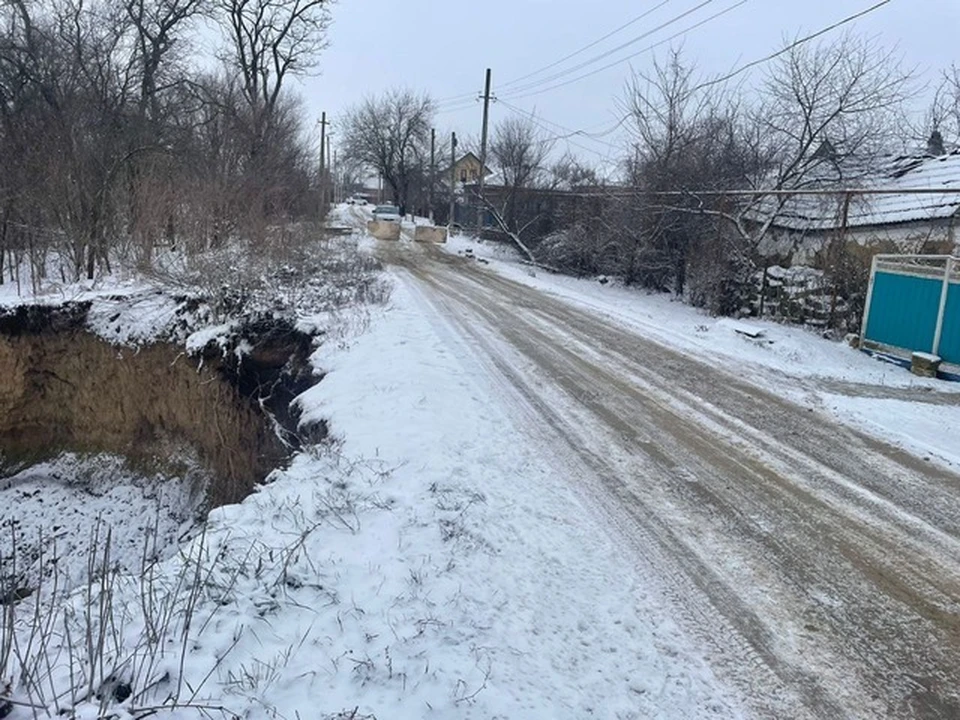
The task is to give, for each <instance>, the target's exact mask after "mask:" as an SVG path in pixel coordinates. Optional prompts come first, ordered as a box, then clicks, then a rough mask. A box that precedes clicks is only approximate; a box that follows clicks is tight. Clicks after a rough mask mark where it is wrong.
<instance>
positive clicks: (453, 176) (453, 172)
mask: <svg viewBox="0 0 960 720" xmlns="http://www.w3.org/2000/svg"><path fill="white" fill-rule="evenodd" d="M456 210H457V134H456V133H450V218H449V219H448V220H447V225H449V226H451V227H452V226H453V222H454V217H453V216H454V214H455V213H456Z"/></svg>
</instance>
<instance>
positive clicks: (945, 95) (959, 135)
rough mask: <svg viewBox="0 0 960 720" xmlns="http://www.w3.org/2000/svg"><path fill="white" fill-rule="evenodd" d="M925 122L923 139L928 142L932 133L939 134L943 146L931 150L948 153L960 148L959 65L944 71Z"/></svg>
mask: <svg viewBox="0 0 960 720" xmlns="http://www.w3.org/2000/svg"><path fill="white" fill-rule="evenodd" d="M925 120H926V121H925V123H924V126H923V128H922V129H921V139H923V140H927V139H928V138H930V137H931V135H930V133H932V132H935V133H939V136H940V142H941V145H942V146H941V147H939V148H936V147H932V148H931V150H936V149H939V150H941V151H946V150H947V149H952V148H956V147H958V146H960V67H958V66H957V65H951V66H950V68H949V69H947V70H944V71H943V76H942V78H941V79H940V84H939V85H938V86H937V90H936V93H935V95H934V98H933V102H932V103H931V106H930V109H929V111H928V112H927V117H926V118H925ZM933 144H934V145H935V142H934V143H933Z"/></svg>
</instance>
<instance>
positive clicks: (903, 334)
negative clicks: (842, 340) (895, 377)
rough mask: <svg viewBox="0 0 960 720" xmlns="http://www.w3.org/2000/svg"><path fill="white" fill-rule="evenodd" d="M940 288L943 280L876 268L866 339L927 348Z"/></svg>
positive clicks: (937, 311)
mask: <svg viewBox="0 0 960 720" xmlns="http://www.w3.org/2000/svg"><path fill="white" fill-rule="evenodd" d="M942 292H943V281H942V280H937V279H935V278H927V277H919V276H916V275H903V274H899V273H890V272H877V273H876V274H875V275H874V277H873V295H872V299H871V300H870V315H869V317H868V318H867V328H866V331H865V333H864V335H865V337H866V339H867V340H872V341H874V342H878V343H883V344H884V345H891V346H893V347H898V348H903V349H905V350H911V351H914V352H916V351H920V352H930V350H931V349H932V348H933V335H934V333H935V332H936V328H937V314H938V313H939V311H940V294H941V293H942Z"/></svg>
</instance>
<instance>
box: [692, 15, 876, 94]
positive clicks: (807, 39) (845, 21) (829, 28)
mask: <svg viewBox="0 0 960 720" xmlns="http://www.w3.org/2000/svg"><path fill="white" fill-rule="evenodd" d="M890 2H891V0H882V2H878V3H877V4H876V5H871V6H870V7H868V8H867V9H866V10H861V11H860V12H858V13H855V14H854V15H849V16H848V17H845V18H844V19H843V20H838V21H837V22H835V23H833V24H832V25H828V26H827V27H825V28H823V29H822V30H817V32H815V33H811V34H810V35H807V36H805V37H802V38H800V39H798V40H794V41H793V42H792V43H790V44H789V45H787V46H786V47H784V48H781V49H780V50H778V51H777V52H775V53H771V54H770V55H767V56H766V57H762V58H760V59H759V60H754V61H752V62H749V63H747V64H746V65H744V66H743V67H740V68H738V69H737V70H734V71H732V72H729V73H727V74H726V75H722V76H720V77H717V78H714V79H712V80H707V81H706V82H702V83H700V84H699V85H697V86H696V87H695V88H694V90H701V89H703V88H706V87H710V86H711V85H718V84H720V83H724V82H726V81H727V80H731V79H732V78H735V77H736V76H737V75H741V74H742V73H745V72H746V71H747V70H749V69H750V68H753V67H756V66H757V65H762V64H763V63H765V62H770V61H771V60H775V59H776V58H778V57H780V56H781V55H783V54H784V53H788V52H790V51H791V50H793V49H794V48H795V47H798V46H800V45H802V44H804V43H807V42H810V41H811V40H815V39H816V38H818V37H820V36H822V35H826V34H827V33H828V32H832V31H833V30H836V29H837V28H839V27H843V26H844V25H847V24H849V23H852V22H853V21H854V20H859V19H860V18H862V17H863V16H864V15H869V14H870V13H872V12H874V11H875V10H879V9H880V8H882V7H883V6H884V5H888V4H889V3H890Z"/></svg>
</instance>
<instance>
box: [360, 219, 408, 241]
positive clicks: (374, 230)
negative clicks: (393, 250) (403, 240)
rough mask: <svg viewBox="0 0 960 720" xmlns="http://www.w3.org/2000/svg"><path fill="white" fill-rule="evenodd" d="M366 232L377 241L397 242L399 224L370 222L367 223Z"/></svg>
mask: <svg viewBox="0 0 960 720" xmlns="http://www.w3.org/2000/svg"><path fill="white" fill-rule="evenodd" d="M367 232H368V233H370V234H371V235H373V236H374V237H375V238H376V239H377V240H399V239H400V223H397V222H386V221H385V220H370V221H369V222H367Z"/></svg>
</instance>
